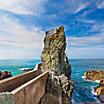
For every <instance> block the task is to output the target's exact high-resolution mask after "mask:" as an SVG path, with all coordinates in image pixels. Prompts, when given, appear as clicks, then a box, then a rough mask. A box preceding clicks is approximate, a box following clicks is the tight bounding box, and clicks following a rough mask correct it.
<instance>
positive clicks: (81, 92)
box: [0, 59, 104, 104]
mask: <svg viewBox="0 0 104 104" xmlns="http://www.w3.org/2000/svg"><path fill="white" fill-rule="evenodd" d="M39 62H40V60H39V59H28V60H0V70H1V71H3V70H8V71H11V72H12V75H13V76H15V75H18V74H21V73H23V72H22V70H21V69H22V68H34V67H35V65H36V64H37V63H39ZM69 62H70V64H71V65H72V75H71V79H72V80H73V82H74V91H73V94H72V101H73V104H85V103H87V102H90V103H91V102H94V103H96V104H98V103H99V101H98V100H97V98H96V97H95V96H94V95H93V94H92V93H91V91H92V89H93V88H94V87H95V86H97V85H98V83H96V82H88V81H86V80H84V79H83V78H82V76H83V74H84V72H85V71H87V70H88V69H96V68H98V69H104V60H100V59H99V60H98V59H96V60H94V59H93V60H88V59H87V60H69Z"/></svg>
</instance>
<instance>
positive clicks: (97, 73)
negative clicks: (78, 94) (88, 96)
mask: <svg viewBox="0 0 104 104" xmlns="http://www.w3.org/2000/svg"><path fill="white" fill-rule="evenodd" d="M84 77H85V79H87V80H91V81H95V80H99V85H98V86H97V87H96V88H94V95H96V96H97V98H98V99H99V100H100V102H101V104H103V103H104V70H89V71H87V72H85V73H84Z"/></svg>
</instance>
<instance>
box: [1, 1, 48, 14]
mask: <svg viewBox="0 0 104 104" xmlns="http://www.w3.org/2000/svg"><path fill="white" fill-rule="evenodd" d="M47 2H48V0H0V8H1V9H5V10H8V11H10V12H14V13H17V14H31V15H35V16H37V15H40V14H41V13H44V12H45V4H46V3H47Z"/></svg>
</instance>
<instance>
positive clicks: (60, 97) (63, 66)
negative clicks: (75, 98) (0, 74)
mask: <svg viewBox="0 0 104 104" xmlns="http://www.w3.org/2000/svg"><path fill="white" fill-rule="evenodd" d="M65 49H66V37H65V33H64V27H63V26H61V27H59V28H57V29H53V30H50V31H47V32H46V35H45V38H44V48H43V51H42V54H41V61H42V68H43V70H48V71H49V73H50V74H49V77H48V79H47V84H46V93H45V94H44V96H43V98H42V99H41V101H40V104H71V92H72V86H71V81H70V76H71V65H70V64H69V62H68V58H67V56H66V54H65Z"/></svg>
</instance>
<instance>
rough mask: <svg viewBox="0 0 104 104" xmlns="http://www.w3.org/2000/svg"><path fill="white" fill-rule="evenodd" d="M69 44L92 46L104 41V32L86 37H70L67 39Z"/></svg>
mask: <svg viewBox="0 0 104 104" xmlns="http://www.w3.org/2000/svg"><path fill="white" fill-rule="evenodd" d="M67 41H68V45H69V46H72V47H73V46H90V45H91V46H92V45H99V44H102V43H103V42H104V33H102V34H98V35H92V36H86V37H69V38H68V39H67Z"/></svg>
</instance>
